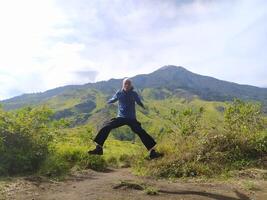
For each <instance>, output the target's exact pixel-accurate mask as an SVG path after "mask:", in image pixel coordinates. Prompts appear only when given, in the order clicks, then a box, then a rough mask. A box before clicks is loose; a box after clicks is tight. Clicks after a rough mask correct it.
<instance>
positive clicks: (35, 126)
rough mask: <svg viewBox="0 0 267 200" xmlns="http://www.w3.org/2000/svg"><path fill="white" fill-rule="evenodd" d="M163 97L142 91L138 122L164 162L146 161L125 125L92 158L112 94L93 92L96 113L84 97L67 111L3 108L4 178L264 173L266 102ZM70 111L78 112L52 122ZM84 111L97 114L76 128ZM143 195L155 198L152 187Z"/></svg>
mask: <svg viewBox="0 0 267 200" xmlns="http://www.w3.org/2000/svg"><path fill="white" fill-rule="evenodd" d="M161 92H163V94H160V93H159V92H158V93H157V94H156V95H157V98H155V95H153V94H152V93H153V90H148V89H147V90H144V91H143V93H142V95H143V96H144V98H145V99H146V100H145V105H146V107H147V109H146V110H143V109H142V108H139V107H137V117H138V120H139V121H141V122H142V126H143V127H144V129H146V130H147V132H148V133H149V134H151V135H152V136H153V137H154V138H155V139H156V140H157V142H158V149H159V151H162V152H164V154H165V156H164V157H163V158H161V159H158V160H153V161H148V160H146V159H145V157H146V156H147V151H146V149H145V147H144V146H143V145H142V143H141V141H140V139H139V138H138V136H135V135H134V134H133V133H132V132H131V130H130V129H129V128H128V127H121V128H118V129H116V130H114V131H112V132H111V135H110V137H109V138H108V139H107V141H106V143H105V146H104V155H103V156H89V155H88V154H87V151H88V149H91V148H93V146H94V143H93V141H92V139H93V137H94V136H95V134H96V133H97V130H98V129H99V127H100V126H101V124H102V123H103V121H105V120H107V119H109V118H111V117H114V116H115V114H116V105H111V106H110V107H108V106H107V105H105V100H106V98H107V96H105V95H104V94H101V93H99V92H98V91H96V90H90V91H88V93H87V94H86V95H92V96H94V97H96V99H97V100H96V104H95V106H94V107H88V105H87V104H86V103H85V102H88V101H86V100H85V99H84V100H83V101H79V102H78V101H77V102H78V105H81V107H79V106H78V107H77V104H76V103H74V100H73V102H72V103H71V101H68V104H69V106H70V107H69V106H64V105H61V106H60V109H59V110H55V109H53V111H52V110H51V109H50V107H51V105H52V104H53V105H55V104H57V103H56V102H59V101H56V102H53V101H52V100H51V101H50V105H49V104H46V106H35V107H34V108H30V107H25V108H22V109H19V110H14V111H4V110H3V109H1V110H0V161H1V162H0V176H11V175H20V174H25V173H27V174H31V173H37V174H41V175H46V176H49V177H51V178H53V177H63V176H64V175H66V174H68V173H71V172H72V171H73V170H82V169H87V168H90V169H93V170H97V171H105V170H106V168H107V167H109V166H112V167H132V168H133V170H134V171H135V172H136V173H137V174H140V175H151V176H156V177H165V178H176V177H197V176H202V177H218V176H225V177H230V176H231V175H232V174H233V173H231V172H233V171H235V170H243V169H248V168H252V167H253V168H261V169H266V166H265V165H264V164H263V159H264V158H265V157H266V154H267V128H266V122H267V120H266V116H265V115H264V114H263V112H262V106H261V104H259V103H256V102H246V101H242V100H239V99H235V100H234V101H233V102H228V103H224V102H207V101H203V100H200V99H197V98H192V99H187V98H177V97H174V96H173V97H172V96H168V95H169V93H168V92H167V91H166V90H162V91H161ZM86 95H85V96H86ZM146 95H148V96H146ZM166 96H168V98H165V97H166ZM93 100H95V99H93ZM75 101H76V100H75ZM54 103H55V104H54ZM84 103H85V104H84ZM84 106H85V107H84ZM80 108H81V109H80ZM67 109H70V110H72V111H73V112H76V114H74V115H72V116H71V117H68V116H67V117H65V118H64V117H63V118H61V117H60V118H58V119H56V118H55V115H57V114H58V112H60V111H62V110H67ZM79 109H80V110H79ZM85 110H91V113H93V114H92V115H91V116H90V117H89V118H88V119H87V120H85V121H83V122H82V123H78V124H77V123H73V122H77V119H79V116H80V114H81V113H86V112H85ZM248 187H249V186H248ZM145 192H146V193H147V194H157V191H156V190H155V189H153V188H146V191H145Z"/></svg>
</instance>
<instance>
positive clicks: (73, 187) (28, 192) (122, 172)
mask: <svg viewBox="0 0 267 200" xmlns="http://www.w3.org/2000/svg"><path fill="white" fill-rule="evenodd" d="M122 183H129V184H128V186H127V184H126V185H123V184H122ZM131 183H142V184H145V185H147V186H150V188H151V187H152V188H154V189H157V190H158V194H157V195H148V194H147V191H148V189H145V190H143V189H142V188H140V187H141V186H140V185H139V187H131V186H133V185H134V184H133V185H131ZM142 184H141V185H142ZM137 186H138V185H137ZM0 195H1V193H0ZM2 195H3V194H2ZM0 199H18V200H24V199H25V200H26V199H27V200H29V199H31V200H33V199H34V200H44V199H45V200H61V199H63V200H72V199H73V200H85V199H92V200H94V199H98V200H102V199H109V200H113V199H118V200H125V199H131V200H133V199H134V200H137V199H145V200H146V199H147V200H151V199H156V200H158V199H179V200H187V199H194V200H208V199H216V200H241V199H242V200H254V199H257V200H265V199H267V184H266V182H263V184H261V185H260V188H258V189H257V190H256V191H250V190H244V189H241V188H240V187H238V186H237V185H235V184H223V183H188V182H187V183H185V182H182V181H179V180H178V181H176V182H170V181H167V180H156V179H152V178H147V177H138V176H135V175H133V174H132V173H131V171H130V169H129V168H124V169H110V170H109V171H107V172H95V171H92V170H86V171H82V172H79V173H77V174H75V175H72V176H70V177H68V178H67V179H66V180H65V181H63V182H51V181H44V180H41V179H39V178H38V177H37V178H36V177H35V178H31V177H27V178H20V179H17V180H16V181H15V182H12V183H11V184H9V185H8V186H6V188H5V196H2V198H1V197H0Z"/></svg>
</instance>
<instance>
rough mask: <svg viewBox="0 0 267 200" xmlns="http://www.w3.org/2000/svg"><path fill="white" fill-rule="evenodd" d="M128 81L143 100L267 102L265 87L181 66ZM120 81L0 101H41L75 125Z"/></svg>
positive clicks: (99, 107) (11, 105)
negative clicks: (222, 78) (194, 71)
mask: <svg viewBox="0 0 267 200" xmlns="http://www.w3.org/2000/svg"><path fill="white" fill-rule="evenodd" d="M132 80H133V82H134V86H135V88H136V90H137V92H138V93H139V94H140V95H141V96H142V97H143V98H144V99H145V100H149V99H154V100H163V99H166V98H172V97H179V98H185V99H192V98H200V99H203V100H207V101H228V100H232V99H233V98H235V97H236V98H240V99H244V100H256V101H261V102H263V103H264V105H267V100H266V99H267V88H259V87H255V86H250V85H241V84H237V83H232V82H227V81H223V80H219V79H216V78H213V77H208V76H202V75H199V74H196V73H193V72H190V71H188V70H186V69H185V68H183V67H177V66H164V67H162V68H160V69H158V70H156V71H154V72H152V73H149V74H140V75H137V76H134V77H132ZM121 81H122V79H110V80H108V81H100V82H96V83H87V84H84V85H69V86H65V87H59V88H55V89H52V90H48V91H46V92H43V93H34V94H24V95H21V96H17V97H14V98H11V99H7V100H4V101H2V102H1V104H2V105H3V108H4V109H5V110H12V109H18V108H21V107H24V106H36V105H42V104H45V105H48V106H49V107H50V108H52V109H54V110H55V111H56V112H57V113H56V115H55V118H56V119H60V118H71V119H73V120H75V123H78V124H79V123H83V122H85V121H86V120H87V119H88V118H89V117H90V116H91V115H92V114H93V113H97V112H99V111H101V112H105V109H104V108H105V106H106V105H105V102H106V100H107V99H108V98H109V97H110V96H111V95H112V94H113V93H114V92H115V91H116V90H117V89H119V88H120V87H121ZM114 109H115V108H114Z"/></svg>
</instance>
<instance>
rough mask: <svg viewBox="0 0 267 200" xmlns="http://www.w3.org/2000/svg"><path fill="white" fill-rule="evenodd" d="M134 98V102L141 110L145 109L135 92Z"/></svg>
mask: <svg viewBox="0 0 267 200" xmlns="http://www.w3.org/2000/svg"><path fill="white" fill-rule="evenodd" d="M134 98H135V102H136V103H137V104H138V105H139V106H141V107H142V108H144V109H145V106H144V104H143V103H142V101H141V99H140V97H139V95H138V94H137V93H136V92H135V95H134Z"/></svg>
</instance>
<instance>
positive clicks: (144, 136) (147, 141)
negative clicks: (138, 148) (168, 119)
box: [127, 119, 163, 159]
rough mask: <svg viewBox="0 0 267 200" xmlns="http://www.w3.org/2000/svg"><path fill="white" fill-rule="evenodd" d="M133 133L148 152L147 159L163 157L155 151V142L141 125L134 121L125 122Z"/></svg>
mask: <svg viewBox="0 0 267 200" xmlns="http://www.w3.org/2000/svg"><path fill="white" fill-rule="evenodd" d="M127 125H129V126H130V127H131V129H132V131H133V132H135V133H136V134H137V135H138V136H139V137H140V139H141V141H142V142H143V144H144V145H145V147H146V148H147V150H148V151H149V158H150V159H155V158H159V157H162V156H163V153H159V152H157V151H156V150H155V148H154V147H155V145H156V142H155V140H154V139H153V138H152V137H151V136H150V135H149V134H148V133H147V132H146V131H145V130H144V129H143V128H142V126H141V123H140V122H138V121H137V120H136V119H135V120H129V121H127Z"/></svg>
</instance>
